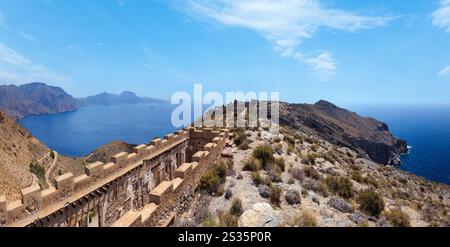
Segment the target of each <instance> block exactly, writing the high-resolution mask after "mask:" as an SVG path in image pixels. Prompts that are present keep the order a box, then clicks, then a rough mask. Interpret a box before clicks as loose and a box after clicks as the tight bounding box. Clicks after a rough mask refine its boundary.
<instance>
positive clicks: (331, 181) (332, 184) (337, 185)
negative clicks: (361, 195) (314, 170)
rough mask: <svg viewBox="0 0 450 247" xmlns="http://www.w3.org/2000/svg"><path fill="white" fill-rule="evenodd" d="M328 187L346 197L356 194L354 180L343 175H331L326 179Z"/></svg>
mask: <svg viewBox="0 0 450 247" xmlns="http://www.w3.org/2000/svg"><path fill="white" fill-rule="evenodd" d="M325 183H326V185H327V187H328V189H329V190H330V191H331V192H332V193H334V194H336V195H338V196H340V197H342V198H345V199H349V198H352V197H353V195H354V192H353V187H352V182H351V181H350V179H348V178H346V177H341V176H329V177H327V178H326V179H325Z"/></svg>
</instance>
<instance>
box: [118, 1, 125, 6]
mask: <svg viewBox="0 0 450 247" xmlns="http://www.w3.org/2000/svg"><path fill="white" fill-rule="evenodd" d="M117 4H118V5H120V6H124V5H125V0H117Z"/></svg>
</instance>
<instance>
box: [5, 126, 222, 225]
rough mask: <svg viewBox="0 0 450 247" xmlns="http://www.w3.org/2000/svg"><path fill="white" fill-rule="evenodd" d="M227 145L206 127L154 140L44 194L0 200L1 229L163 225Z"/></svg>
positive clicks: (36, 190) (32, 190) (35, 189)
mask: <svg viewBox="0 0 450 247" xmlns="http://www.w3.org/2000/svg"><path fill="white" fill-rule="evenodd" d="M227 143H228V131H227V130H220V131H218V130H212V129H206V128H205V129H195V128H188V129H185V130H181V131H178V132H176V133H174V134H170V135H167V136H165V138H164V139H155V140H153V141H152V142H151V144H150V145H140V146H137V147H135V150H134V152H133V153H124V152H122V153H119V154H116V155H114V156H113V157H112V162H111V163H108V164H104V163H102V162H96V163H93V164H89V165H87V166H86V167H85V173H84V174H82V175H79V176H74V175H73V174H71V173H67V174H63V175H61V176H59V177H57V178H55V184H54V186H51V187H50V188H48V189H45V190H41V189H40V187H39V186H38V185H33V186H31V187H28V188H25V189H23V190H22V191H21V193H22V200H18V201H14V202H7V201H6V199H5V197H4V196H0V226H100V227H101V226H164V225H166V224H168V223H170V219H173V217H174V216H175V215H176V213H178V212H179V211H180V210H182V209H181V208H180V207H181V205H183V203H182V201H181V200H185V199H186V198H188V197H189V196H191V195H192V194H193V193H194V191H195V189H196V188H197V185H198V183H199V180H200V177H201V175H202V174H203V173H204V172H205V171H206V170H207V169H209V168H210V166H211V165H212V164H213V163H214V161H215V160H217V159H218V158H220V155H221V153H222V150H223V148H224V147H225V145H227Z"/></svg>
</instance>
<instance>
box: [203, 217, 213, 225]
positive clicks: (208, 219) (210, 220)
mask: <svg viewBox="0 0 450 247" xmlns="http://www.w3.org/2000/svg"><path fill="white" fill-rule="evenodd" d="M202 226H203V227H215V226H216V220H215V219H214V217H212V216H208V217H206V218H205V219H204V220H203V222H202Z"/></svg>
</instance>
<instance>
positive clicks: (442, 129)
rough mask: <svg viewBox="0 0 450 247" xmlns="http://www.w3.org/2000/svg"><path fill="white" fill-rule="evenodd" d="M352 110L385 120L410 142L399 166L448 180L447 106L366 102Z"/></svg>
mask: <svg viewBox="0 0 450 247" xmlns="http://www.w3.org/2000/svg"><path fill="white" fill-rule="evenodd" d="M348 108H349V109H352V110H353V111H355V112H357V113H359V114H361V115H365V116H371V117H374V118H376V119H378V120H380V121H383V122H386V123H387V124H388V125H389V128H390V130H391V132H392V133H394V134H395V135H396V136H397V137H399V138H402V139H404V140H406V141H407V142H408V145H410V146H411V151H410V153H409V154H408V155H405V156H403V158H402V161H403V164H402V165H401V166H400V168H401V169H403V170H406V171H409V172H412V173H414V174H417V175H419V176H423V177H426V178H428V179H430V180H433V181H437V182H442V183H446V184H450V106H427V107H424V106H421V107H413V106H386V107H381V106H377V107H374V106H369V107H367V106H365V107H348Z"/></svg>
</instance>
